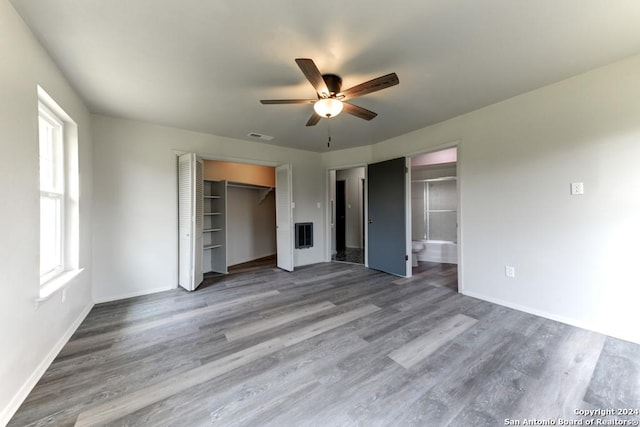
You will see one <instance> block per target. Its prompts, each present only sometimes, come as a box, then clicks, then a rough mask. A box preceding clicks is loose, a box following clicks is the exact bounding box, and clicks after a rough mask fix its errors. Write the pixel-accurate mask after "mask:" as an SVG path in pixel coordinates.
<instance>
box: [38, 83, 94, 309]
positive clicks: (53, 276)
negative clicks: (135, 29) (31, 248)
mask: <svg viewBox="0 0 640 427" xmlns="http://www.w3.org/2000/svg"><path fill="white" fill-rule="evenodd" d="M41 116H44V117H43V118H44V119H45V121H48V122H49V123H52V122H53V123H55V124H56V125H60V133H59V142H60V147H61V152H60V157H59V159H58V160H59V161H60V162H61V168H60V171H61V175H60V176H59V177H57V178H59V181H56V183H55V184H56V185H53V187H55V188H51V189H52V190H54V191H48V190H49V189H43V187H42V183H41V182H39V185H38V186H39V188H40V190H41V191H40V196H41V199H42V197H50V196H53V197H56V198H58V197H59V198H60V201H61V206H63V208H62V209H61V227H59V228H60V233H61V234H60V241H61V246H60V251H61V252H60V255H61V266H60V267H58V268H56V269H55V271H52V272H46V273H45V274H42V275H40V281H39V285H38V293H37V297H36V298H35V304H36V307H38V306H39V304H40V302H42V301H45V300H47V299H49V298H51V296H52V295H54V294H55V293H56V292H57V291H59V290H62V289H64V287H65V286H67V285H68V284H70V283H72V281H73V280H74V279H75V278H76V277H77V276H78V275H79V274H80V273H81V272H82V271H83V270H84V268H81V267H80V175H79V164H78V162H79V158H78V155H79V152H78V148H79V147H78V145H79V144H78V125H77V124H76V123H75V121H74V120H73V119H72V118H71V117H70V116H69V115H68V114H67V113H66V112H65V111H64V110H63V109H62V108H61V107H60V106H59V105H58V104H57V103H56V102H55V100H53V98H52V97H51V96H50V95H49V94H48V93H47V92H46V91H45V90H44V89H43V88H42V87H41V86H40V85H38V86H37V116H36V117H37V126H38V128H37V129H38V138H37V142H38V155H40V133H39V130H40V128H39V126H40V117H41ZM57 190H60V193H59V192H58V191H57ZM39 247H40V246H39ZM39 263H40V262H39V261H38V269H39V268H40V266H39ZM64 299H65V293H64V291H63V292H62V301H64Z"/></svg>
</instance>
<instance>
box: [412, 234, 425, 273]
mask: <svg viewBox="0 0 640 427" xmlns="http://www.w3.org/2000/svg"><path fill="white" fill-rule="evenodd" d="M423 249H424V242H421V241H419V240H413V241H412V242H411V266H412V267H417V266H418V253H419V252H422V250H423Z"/></svg>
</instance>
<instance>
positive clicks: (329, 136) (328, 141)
mask: <svg viewBox="0 0 640 427" xmlns="http://www.w3.org/2000/svg"><path fill="white" fill-rule="evenodd" d="M327 148H331V122H330V121H329V120H327Z"/></svg>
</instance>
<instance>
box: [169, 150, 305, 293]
mask: <svg viewBox="0 0 640 427" xmlns="http://www.w3.org/2000/svg"><path fill="white" fill-rule="evenodd" d="M171 151H172V152H173V153H174V154H175V156H176V162H177V161H178V160H177V158H178V157H179V156H181V155H183V154H187V153H194V154H195V155H196V157H197V158H199V159H201V160H218V161H221V162H233V163H244V164H247V165H258V166H270V167H272V168H274V169H275V168H277V167H278V166H281V165H283V164H285V163H284V162H272V161H260V160H255V159H246V158H242V157H232V156H220V155H214V154H210V153H209V154H207V153H203V152H199V151H184V150H176V149H173V150H171ZM175 173H176V182H178V178H179V177H178V167H177V166H176V172H175ZM289 191H290V196H291V200H293V187H291V188H289ZM176 196H177V195H176ZM276 209H277V206H276ZM176 210H177V205H176ZM176 214H177V212H176ZM176 216H177V215H176ZM177 220H179V218H177ZM176 235H177V238H178V241H177V242H176V244H177V245H176V258H175V262H176V275H175V283H176V288H177V287H179V286H180V285H178V282H179V281H180V271H179V270H180V268H179V255H178V248H179V246H180V241H179V238H180V236H179V231H178V224H177V223H176ZM276 251H277V246H276ZM294 264H295V263H294Z"/></svg>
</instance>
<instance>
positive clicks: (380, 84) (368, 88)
mask: <svg viewBox="0 0 640 427" xmlns="http://www.w3.org/2000/svg"><path fill="white" fill-rule="evenodd" d="M398 83H400V80H398V76H397V75H396V73H391V74H387V75H386V76H382V77H378V78H376V79H373V80H369V81H368V82H364V83H361V84H359V85H356V86H353V87H350V88H349V89H345V90H343V91H342V93H341V94H342V95H343V96H344V99H349V98H355V97H357V96H362V95H366V94H368V93H371V92H376V91H379V90H382V89H385V88H388V87H391V86H395V85H397V84H398Z"/></svg>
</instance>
